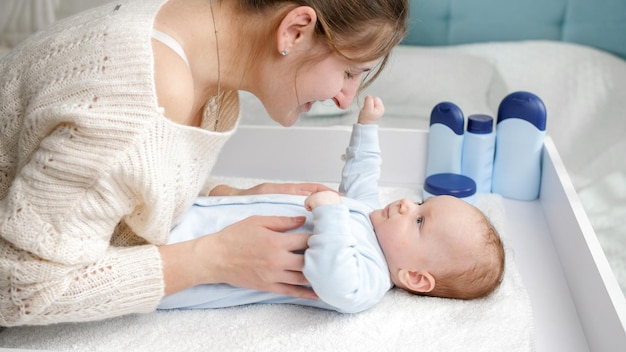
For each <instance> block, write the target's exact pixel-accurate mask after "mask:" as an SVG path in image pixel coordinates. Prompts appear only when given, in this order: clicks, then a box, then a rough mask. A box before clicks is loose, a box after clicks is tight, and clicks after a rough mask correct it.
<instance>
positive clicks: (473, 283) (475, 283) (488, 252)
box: [419, 212, 505, 300]
mask: <svg viewBox="0 0 626 352" xmlns="http://www.w3.org/2000/svg"><path fill="white" fill-rule="evenodd" d="M480 214H481V217H480V220H479V221H480V223H479V227H480V228H482V229H483V233H482V236H481V237H480V238H481V239H482V240H483V242H482V244H481V246H480V248H481V249H482V250H481V251H480V252H479V253H475V254H474V256H473V257H474V259H475V260H474V261H473V262H472V263H468V265H466V266H465V267H464V268H462V269H461V270H448V271H447V272H441V273H436V274H433V276H434V277H435V288H434V289H433V290H432V291H430V292H427V293H419V294H423V295H426V296H435V297H445V298H455V299H465V300H469V299H476V298H481V297H485V296H487V295H489V294H491V293H492V292H493V291H494V290H495V289H496V288H497V287H498V286H499V285H500V283H501V282H502V277H503V274H504V265H505V262H504V260H505V259H504V246H503V244H502V240H501V238H500V235H499V234H498V231H497V230H496V229H495V227H494V226H493V224H492V223H491V222H490V221H489V219H487V217H486V216H484V214H482V212H481V213H480Z"/></svg>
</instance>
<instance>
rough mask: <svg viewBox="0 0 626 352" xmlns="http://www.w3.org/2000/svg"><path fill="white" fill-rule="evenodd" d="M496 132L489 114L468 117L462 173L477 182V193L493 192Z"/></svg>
mask: <svg viewBox="0 0 626 352" xmlns="http://www.w3.org/2000/svg"><path fill="white" fill-rule="evenodd" d="M495 148H496V134H495V132H494V131H493V118H492V117H491V116H489V115H471V116H468V117H467V130H466V131H465V138H464V139H463V157H462V162H461V173H462V174H463V175H466V176H468V177H470V178H471V179H473V180H474V182H476V193H491V176H492V173H493V158H494V154H495Z"/></svg>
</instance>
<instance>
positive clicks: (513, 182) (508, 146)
mask: <svg viewBox="0 0 626 352" xmlns="http://www.w3.org/2000/svg"><path fill="white" fill-rule="evenodd" d="M545 133H546V107H545V105H544V103H543V101H541V99H540V98H539V97H537V96H536V95H534V94H532V93H529V92H515V93H511V94H509V95H508V96H507V97H505V98H504V99H503V100H502V102H501V103H500V106H499V108H498V122H497V125H496V156H495V159H494V164H493V179H492V187H491V190H492V192H493V193H498V194H500V195H502V196H503V197H506V198H511V199H517V200H533V199H536V198H537V197H539V189H540V186H541V154H542V151H543V141H544V137H545Z"/></svg>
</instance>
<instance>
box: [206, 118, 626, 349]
mask: <svg viewBox="0 0 626 352" xmlns="http://www.w3.org/2000/svg"><path fill="white" fill-rule="evenodd" d="M350 131H351V128H350V127H349V126H330V127H329V126H327V127H292V128H290V129H286V128H283V127H278V126H240V127H239V129H238V130H237V132H236V133H235V135H234V136H233V137H232V138H231V140H230V141H229V142H228V143H227V145H226V146H225V148H224V150H223V152H222V154H221V156H220V159H219V160H218V163H217V165H216V166H215V169H214V174H215V175H219V176H239V177H241V176H245V177H252V178H261V179H272V180H288V181H293V180H299V181H315V182H337V181H338V179H339V176H340V171H341V167H342V166H343V161H342V160H341V155H342V154H343V153H344V151H345V148H346V145H347V143H348V139H349V135H350ZM427 136H428V132H427V131H425V130H416V129H394V128H381V130H380V138H381V148H382V153H383V164H382V175H381V185H383V186H397V187H419V189H421V187H422V184H423V180H424V174H425V173H424V168H425V160H426V150H427V149H426V148H427ZM259 142H260V143H259ZM244 158H245V159H244ZM504 203H505V208H506V214H507V231H508V233H509V237H510V238H511V242H512V247H513V250H514V254H515V261H516V263H517V265H518V268H519V270H520V273H521V275H522V278H523V280H524V283H525V285H526V287H527V289H528V293H529V296H530V300H531V303H532V306H533V314H534V318H535V327H536V339H537V341H536V347H537V351H539V352H544V351H545V352H555V351H568V352H575V351H592V352H595V351H598V352H608V351H626V300H625V298H624V295H623V293H622V292H621V290H620V287H619V285H618V283H617V280H616V279H615V276H614V274H613V272H612V270H611V268H610V266H609V264H608V262H607V259H606V257H605V255H604V252H603V251H602V248H601V247H600V244H599V242H598V240H597V238H596V235H595V233H594V231H593V229H592V227H591V225H590V223H589V220H588V218H587V216H586V214H585V212H584V210H583V207H582V204H581V203H580V200H579V199H578V196H577V194H576V192H575V190H574V187H573V185H572V183H571V181H570V179H569V176H568V175H567V172H566V171H565V167H564V165H563V163H562V161H561V159H560V157H559V154H558V152H557V150H556V148H555V146H554V144H553V142H552V140H551V139H550V138H549V137H547V138H546V141H545V143H544V154H543V170H542V185H541V194H540V198H539V199H538V200H535V201H529V202H527V201H515V200H508V199H505V201H504Z"/></svg>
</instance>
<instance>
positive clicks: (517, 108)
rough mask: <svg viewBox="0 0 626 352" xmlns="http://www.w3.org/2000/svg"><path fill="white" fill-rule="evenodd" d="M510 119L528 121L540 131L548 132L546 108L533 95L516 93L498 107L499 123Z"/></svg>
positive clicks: (508, 96) (506, 98) (507, 97)
mask: <svg viewBox="0 0 626 352" xmlns="http://www.w3.org/2000/svg"><path fill="white" fill-rule="evenodd" d="M508 118H518V119H522V120H526V121H528V122H530V123H531V124H533V125H535V127H537V129H538V130H540V131H545V130H546V106H545V105H544V104H543V101H542V100H541V99H539V97H538V96H536V95H534V94H533V93H529V92H514V93H511V94H509V95H507V96H506V97H505V98H504V99H503V100H502V102H501V103H500V106H499V107H498V123H500V122H501V121H502V120H505V119H508Z"/></svg>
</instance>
